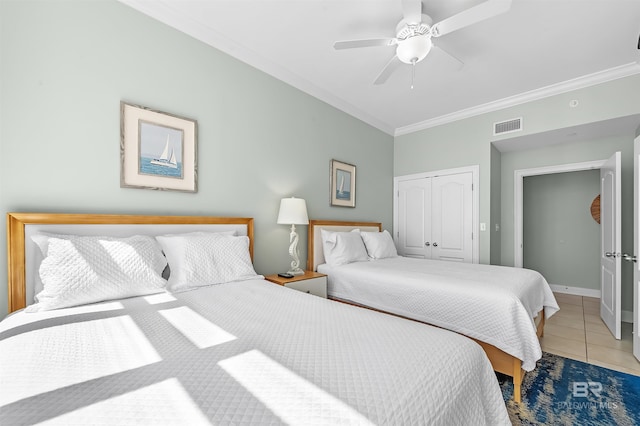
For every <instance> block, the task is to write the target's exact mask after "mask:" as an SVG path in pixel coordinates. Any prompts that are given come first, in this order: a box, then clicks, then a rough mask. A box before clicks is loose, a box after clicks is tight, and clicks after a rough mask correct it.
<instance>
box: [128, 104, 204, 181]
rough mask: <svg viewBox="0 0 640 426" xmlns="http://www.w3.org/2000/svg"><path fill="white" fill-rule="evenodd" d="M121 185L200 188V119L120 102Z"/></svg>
mask: <svg viewBox="0 0 640 426" xmlns="http://www.w3.org/2000/svg"><path fill="white" fill-rule="evenodd" d="M120 120H121V122H120V132H121V133H120V186H121V187H123V188H146V189H160V190H173V191H186V192H196V191H197V188H198V185H197V145H196V144H197V122H196V121H195V120H191V119H188V118H184V117H179V116H177V115H173V114H169V113H166V112H161V111H154V110H152V109H150V108H146V107H142V106H139V105H131V104H128V103H125V102H120Z"/></svg>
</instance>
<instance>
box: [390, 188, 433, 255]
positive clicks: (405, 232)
mask: <svg viewBox="0 0 640 426" xmlns="http://www.w3.org/2000/svg"><path fill="white" fill-rule="evenodd" d="M398 227H399V229H398V253H399V254H400V255H402V256H410V257H422V258H428V259H430V258H431V242H430V239H431V234H430V233H431V179H430V178H426V179H425V178H422V179H411V180H403V181H400V182H398Z"/></svg>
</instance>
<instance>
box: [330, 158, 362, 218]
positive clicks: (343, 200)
mask: <svg viewBox="0 0 640 426" xmlns="http://www.w3.org/2000/svg"><path fill="white" fill-rule="evenodd" d="M330 186H331V205H332V206H342V207H355V206H356V166H354V165H353V164H347V163H343V162H342V161H338V160H331V185H330Z"/></svg>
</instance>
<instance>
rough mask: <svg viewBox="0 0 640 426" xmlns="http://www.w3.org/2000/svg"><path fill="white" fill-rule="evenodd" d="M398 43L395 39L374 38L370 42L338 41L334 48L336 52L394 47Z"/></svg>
mask: <svg viewBox="0 0 640 426" xmlns="http://www.w3.org/2000/svg"><path fill="white" fill-rule="evenodd" d="M396 43H397V40H396V39H395V38H373V39H370V40H349V41H336V42H335V43H334V44H333V48H334V49H336V50H342V49H354V48H358V47H372V46H393V45H394V44H396Z"/></svg>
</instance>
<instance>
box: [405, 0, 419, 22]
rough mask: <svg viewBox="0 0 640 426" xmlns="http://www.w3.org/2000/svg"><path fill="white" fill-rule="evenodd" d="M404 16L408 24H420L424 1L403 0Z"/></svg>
mask: <svg viewBox="0 0 640 426" xmlns="http://www.w3.org/2000/svg"><path fill="white" fill-rule="evenodd" d="M402 16H403V17H404V20H405V21H407V24H419V23H420V22H422V1H421V0H402Z"/></svg>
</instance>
